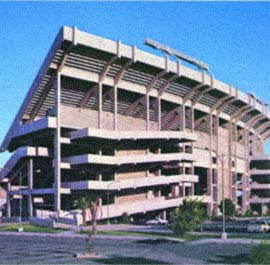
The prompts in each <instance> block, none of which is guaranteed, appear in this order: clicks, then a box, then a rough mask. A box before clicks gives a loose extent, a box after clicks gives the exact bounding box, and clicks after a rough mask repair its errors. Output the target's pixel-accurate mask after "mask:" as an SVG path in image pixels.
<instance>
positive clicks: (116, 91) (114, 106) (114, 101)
mask: <svg viewBox="0 0 270 265" xmlns="http://www.w3.org/2000/svg"><path fill="white" fill-rule="evenodd" d="M117 94H118V89H117V86H114V88H113V129H114V130H115V131H117V129H118V120H117V118H118V116H117V109H118V107H117V106H118V100H117Z"/></svg>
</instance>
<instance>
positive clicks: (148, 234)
mask: <svg viewBox="0 0 270 265" xmlns="http://www.w3.org/2000/svg"><path fill="white" fill-rule="evenodd" d="M80 233H83V234H87V233H89V232H88V231H81V232H80ZM98 235H112V236H137V237H149V238H153V239H169V240H175V241H186V242H188V241H194V240H199V239H204V238H219V237H220V235H217V234H210V233H209V234H203V235H200V234H190V233H187V234H186V235H184V237H178V236H175V235H173V234H171V233H158V232H135V231H134V232H133V231H98Z"/></svg>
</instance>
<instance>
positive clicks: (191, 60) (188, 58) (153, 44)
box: [144, 39, 209, 71]
mask: <svg viewBox="0 0 270 265" xmlns="http://www.w3.org/2000/svg"><path fill="white" fill-rule="evenodd" d="M144 43H145V44H146V45H148V46H150V47H152V48H154V49H158V50H160V51H162V52H165V53H167V54H168V55H172V56H175V57H177V58H178V59H181V60H184V61H186V62H188V63H191V64H193V65H196V66H197V67H199V68H200V69H202V70H206V71H208V70H209V65H208V64H206V63H204V62H202V61H199V60H197V59H195V58H192V57H191V56H188V55H186V54H183V53H181V52H178V51H176V50H174V49H172V48H171V47H169V46H166V45H163V44H161V43H159V42H157V41H154V40H151V39H145V40H144Z"/></svg>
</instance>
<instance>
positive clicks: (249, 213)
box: [244, 209, 253, 217]
mask: <svg viewBox="0 0 270 265" xmlns="http://www.w3.org/2000/svg"><path fill="white" fill-rule="evenodd" d="M252 215H253V213H252V211H251V209H247V210H246V211H245V213H244V216H245V217H250V216H252Z"/></svg>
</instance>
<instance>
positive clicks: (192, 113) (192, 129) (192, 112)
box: [190, 107, 194, 132]
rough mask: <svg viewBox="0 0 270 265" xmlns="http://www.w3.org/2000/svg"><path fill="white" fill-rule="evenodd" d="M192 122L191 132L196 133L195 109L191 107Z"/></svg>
mask: <svg viewBox="0 0 270 265" xmlns="http://www.w3.org/2000/svg"><path fill="white" fill-rule="evenodd" d="M190 120H191V132H194V108H193V107H191V112H190Z"/></svg>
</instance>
